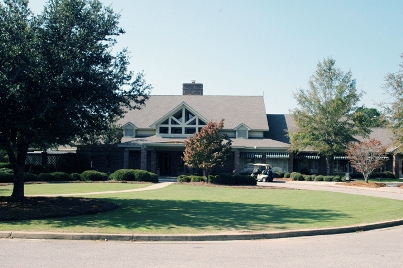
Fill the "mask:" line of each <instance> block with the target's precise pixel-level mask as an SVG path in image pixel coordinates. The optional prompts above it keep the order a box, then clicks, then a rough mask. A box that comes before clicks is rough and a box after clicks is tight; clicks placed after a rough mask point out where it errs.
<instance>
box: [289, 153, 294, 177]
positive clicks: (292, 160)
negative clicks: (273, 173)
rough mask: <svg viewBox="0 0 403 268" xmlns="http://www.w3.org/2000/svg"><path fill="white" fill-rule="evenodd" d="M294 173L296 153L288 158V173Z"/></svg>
mask: <svg viewBox="0 0 403 268" xmlns="http://www.w3.org/2000/svg"><path fill="white" fill-rule="evenodd" d="M293 171H294V153H289V157H288V172H290V173H291V172H293Z"/></svg>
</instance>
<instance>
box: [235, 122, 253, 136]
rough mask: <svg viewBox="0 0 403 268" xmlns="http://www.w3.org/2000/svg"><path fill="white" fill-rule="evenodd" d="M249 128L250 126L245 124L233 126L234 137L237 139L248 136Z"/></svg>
mask: <svg viewBox="0 0 403 268" xmlns="http://www.w3.org/2000/svg"><path fill="white" fill-rule="evenodd" d="M249 130H250V128H249V127H247V126H246V125H245V124H240V125H239V126H237V127H236V128H235V131H236V138H237V139H248V138H249Z"/></svg>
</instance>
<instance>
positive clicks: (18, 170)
mask: <svg viewBox="0 0 403 268" xmlns="http://www.w3.org/2000/svg"><path fill="white" fill-rule="evenodd" d="M24 167H25V163H24V165H23V166H22V167H21V166H20V165H19V164H17V166H16V167H15V168H14V188H13V193H12V194H11V196H12V197H14V198H24V196H25V193H24Z"/></svg>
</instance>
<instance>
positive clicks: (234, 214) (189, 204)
mask: <svg viewBox="0 0 403 268" xmlns="http://www.w3.org/2000/svg"><path fill="white" fill-rule="evenodd" d="M107 200H109V201H112V202H115V203H118V204H119V206H120V207H119V208H118V209H116V210H114V211H109V212H106V213H101V214H96V215H84V216H80V217H65V218H54V219H45V220H43V221H45V222H46V224H50V225H52V226H53V227H55V228H66V227H76V226H82V227H90V228H94V227H99V228H102V226H105V227H116V228H125V229H127V230H128V231H129V230H130V231H132V232H136V229H137V230H140V229H141V230H142V231H144V230H146V231H145V232H147V230H150V232H151V230H158V229H169V228H172V229H174V228H191V229H195V230H199V231H203V230H205V229H211V228H213V229H215V230H228V229H229V230H261V229H266V228H268V227H272V229H273V228H275V229H283V228H285V227H286V226H287V225H288V226H289V225H301V226H303V225H305V226H306V227H307V226H309V225H312V224H317V223H318V222H331V221H334V220H335V219H339V218H340V217H343V218H350V215H348V214H345V213H341V212H338V211H332V210H328V209H295V208H291V207H286V206H279V205H267V204H264V205H263V204H262V205H261V204H245V203H236V202H208V201H197V200H191V201H175V200H155V199H153V200H149V199H136V200H122V199H119V200H115V199H107Z"/></svg>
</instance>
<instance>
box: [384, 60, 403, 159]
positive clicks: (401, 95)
mask: <svg viewBox="0 0 403 268" xmlns="http://www.w3.org/2000/svg"><path fill="white" fill-rule="evenodd" d="M401 57H402V58H403V54H402V55H401ZM400 68H401V69H400V70H399V71H398V72H397V73H389V74H387V75H386V77H385V80H386V84H385V85H384V89H385V90H386V92H387V93H388V94H389V95H390V97H391V99H392V101H391V102H389V103H384V104H383V106H384V109H385V114H386V115H387V120H388V123H389V126H390V128H391V129H392V131H393V133H394V134H395V137H396V146H397V147H398V150H399V151H402V148H403V63H401V64H400Z"/></svg>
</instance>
